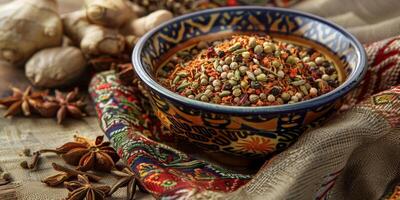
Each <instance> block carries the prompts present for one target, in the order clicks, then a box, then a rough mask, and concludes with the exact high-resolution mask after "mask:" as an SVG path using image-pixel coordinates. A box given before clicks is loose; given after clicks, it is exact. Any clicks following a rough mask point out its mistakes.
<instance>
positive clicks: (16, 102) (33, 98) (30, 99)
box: [0, 86, 47, 117]
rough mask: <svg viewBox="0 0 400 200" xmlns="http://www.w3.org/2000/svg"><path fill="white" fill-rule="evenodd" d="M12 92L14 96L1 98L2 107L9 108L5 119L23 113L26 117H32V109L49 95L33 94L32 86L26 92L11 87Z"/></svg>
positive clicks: (44, 93)
mask: <svg viewBox="0 0 400 200" xmlns="http://www.w3.org/2000/svg"><path fill="white" fill-rule="evenodd" d="M11 90H12V92H13V94H12V96H9V97H4V98H0V105H3V106H6V107H7V108H8V109H7V111H6V113H4V116H5V117H7V116H14V115H17V114H19V113H20V112H21V111H22V113H23V114H24V115H25V116H29V115H31V109H32V107H34V106H35V105H36V104H37V103H38V102H39V101H40V100H41V99H42V98H43V97H44V96H45V95H47V93H46V92H33V91H32V87H31V86H28V87H27V88H26V89H25V91H21V90H20V89H18V88H15V87H11Z"/></svg>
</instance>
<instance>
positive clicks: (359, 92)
mask: <svg viewBox="0 0 400 200" xmlns="http://www.w3.org/2000/svg"><path fill="white" fill-rule="evenodd" d="M365 50H366V52H367V55H368V64H369V68H368V71H367V74H366V75H365V78H364V79H363V81H362V82H361V83H360V85H359V86H358V87H357V89H355V90H354V91H353V92H352V93H351V94H350V95H349V97H348V101H347V104H348V105H349V106H353V105H355V104H356V103H359V102H361V101H362V100H364V99H365V98H367V97H369V96H371V95H372V94H375V93H377V92H380V91H383V90H387V89H389V88H390V87H392V86H396V85H398V84H399V82H400V36H397V37H393V38H389V39H386V40H383V41H379V42H375V43H372V44H367V45H365Z"/></svg>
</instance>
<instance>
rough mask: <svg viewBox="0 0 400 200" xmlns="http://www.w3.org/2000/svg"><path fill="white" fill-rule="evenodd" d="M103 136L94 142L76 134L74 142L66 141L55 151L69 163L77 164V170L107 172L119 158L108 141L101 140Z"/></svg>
mask: <svg viewBox="0 0 400 200" xmlns="http://www.w3.org/2000/svg"><path fill="white" fill-rule="evenodd" d="M103 139H104V136H98V137H97V138H96V140H95V141H94V142H92V141H88V140H87V139H86V138H83V137H79V136H76V137H75V142H68V143H66V144H64V145H62V146H61V147H59V148H57V149H56V151H57V152H58V153H59V154H61V157H62V158H63V159H64V160H65V161H66V162H67V163H68V164H70V165H75V166H76V165H78V168H77V169H78V170H80V171H88V170H91V169H95V170H99V171H106V172H109V171H110V170H111V169H112V168H114V166H115V163H116V162H117V161H118V160H119V156H118V154H117V153H116V152H115V150H114V149H113V148H112V147H110V146H109V145H110V142H107V141H103Z"/></svg>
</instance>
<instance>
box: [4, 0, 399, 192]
mask: <svg viewBox="0 0 400 200" xmlns="http://www.w3.org/2000/svg"><path fill="white" fill-rule="evenodd" d="M1 2H5V1H4V0H2V1H1ZM65 2H67V3H65ZM60 3H61V5H67V4H68V5H72V4H73V5H79V4H80V1H76V0H73V1H60ZM294 8H295V9H299V10H304V11H307V12H311V13H315V14H317V15H320V16H323V17H326V18H327V19H329V20H331V21H334V22H336V23H338V24H340V25H342V26H344V27H346V28H347V29H348V30H350V31H351V32H352V33H354V34H355V35H356V36H357V37H358V38H359V39H360V40H361V41H362V42H364V43H370V42H373V41H377V40H381V39H384V38H388V37H391V36H395V35H399V34H400V18H399V16H400V14H399V12H400V9H399V8H400V1H399V0H310V1H305V2H302V3H300V4H297V5H295V7H294ZM67 10H72V9H71V8H70V7H69V8H68V9H67ZM397 59H399V58H397ZM0 114H2V113H1V112H0ZM76 131H79V133H80V134H82V135H84V136H88V137H91V138H93V137H95V136H96V135H99V134H102V133H101V130H100V128H99V126H98V122H97V119H96V117H88V118H86V119H85V120H84V121H68V122H67V124H66V125H65V126H62V127H60V126H58V125H56V123H55V122H54V120H51V119H22V118H14V119H12V120H9V119H3V118H0V167H1V168H2V169H3V170H4V171H8V172H10V173H11V175H12V178H13V180H14V182H13V184H12V188H14V187H15V190H11V191H10V192H9V193H8V194H9V198H7V199H6V197H5V196H0V199H1V200H8V199H16V198H18V199H27V200H30V199H37V200H53V199H54V200H55V199H62V198H64V197H65V196H66V194H67V191H66V190H65V189H63V188H48V187H45V186H44V185H43V183H41V182H40V180H41V179H43V178H44V177H46V176H48V175H52V174H54V171H53V170H51V167H50V164H51V162H57V163H63V162H62V160H61V159H59V158H57V156H46V157H45V158H44V160H45V162H43V163H42V165H40V169H41V170H40V171H34V172H30V171H25V170H22V169H21V168H20V167H19V163H20V161H22V160H24V159H25V158H24V157H23V156H21V151H22V149H23V148H31V149H32V150H35V149H39V148H54V147H56V146H58V145H60V144H62V143H64V142H66V141H69V140H71V138H72V136H73V135H74V134H75V133H76ZM399 155H400V130H399V129H397V128H393V126H391V125H390V123H389V122H388V121H387V120H386V119H384V118H383V117H381V116H379V115H377V114H376V113H374V112H371V111H370V110H369V109H368V108H366V107H362V106H359V107H357V108H355V109H351V110H349V111H348V112H345V113H342V114H339V115H338V116H337V117H336V118H335V119H334V120H332V121H329V122H328V123H327V124H326V125H325V126H323V127H321V128H318V129H314V130H312V131H309V132H307V133H305V134H303V135H302V136H301V137H300V139H299V141H297V142H296V143H295V144H294V145H293V146H291V147H290V148H289V149H288V150H286V151H284V152H283V153H281V154H279V155H278V156H276V157H274V159H272V160H271V161H269V162H268V163H266V167H265V168H264V170H262V171H260V172H259V173H258V174H257V175H255V177H254V179H253V180H252V181H250V182H249V183H248V184H247V185H245V186H244V187H242V188H240V189H239V190H238V191H236V192H234V193H232V194H219V193H210V192H207V193H203V194H199V195H197V196H196V197H197V199H234V200H239V199H240V200H241V199H260V200H269V199H272V200H279V199H301V200H303V199H304V200H308V199H317V197H318V195H317V197H316V195H315V194H319V195H320V196H323V197H324V198H325V199H333V200H341V199H351V200H353V199H354V200H356V199H360V200H361V199H362V200H369V199H371V200H375V199H379V198H380V197H381V196H382V194H384V192H385V190H386V188H387V187H388V184H389V183H390V182H392V181H395V180H394V179H395V178H396V177H397V178H398V177H400V170H399V169H400V159H398V157H399ZM338 169H339V170H338ZM326 172H332V174H326ZM337 174H339V175H337ZM113 181H115V179H114V178H112V177H109V176H107V177H106V178H105V179H104V180H103V183H107V184H111V183H112V182H113ZM333 182H335V184H332V183H333ZM329 188H332V189H331V190H330V191H329V192H328V193H327V194H325V191H327V190H328V189H329ZM0 190H1V189H0ZM7 191H9V190H7ZM13 191H14V192H13ZM124 193H125V191H124V190H121V191H119V192H118V193H116V195H114V196H113V199H124V198H125V197H124V195H125V194H124ZM196 197H193V199H196ZM137 199H151V197H150V196H149V195H144V194H142V193H139V195H138V198H137Z"/></svg>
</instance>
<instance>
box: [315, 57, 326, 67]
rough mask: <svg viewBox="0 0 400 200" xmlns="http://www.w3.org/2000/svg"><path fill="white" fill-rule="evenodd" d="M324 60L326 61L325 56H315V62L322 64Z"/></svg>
mask: <svg viewBox="0 0 400 200" xmlns="http://www.w3.org/2000/svg"><path fill="white" fill-rule="evenodd" d="M324 61H325V58H323V57H316V58H315V63H316V64H317V65H320V64H322V63H323V62H324Z"/></svg>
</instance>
